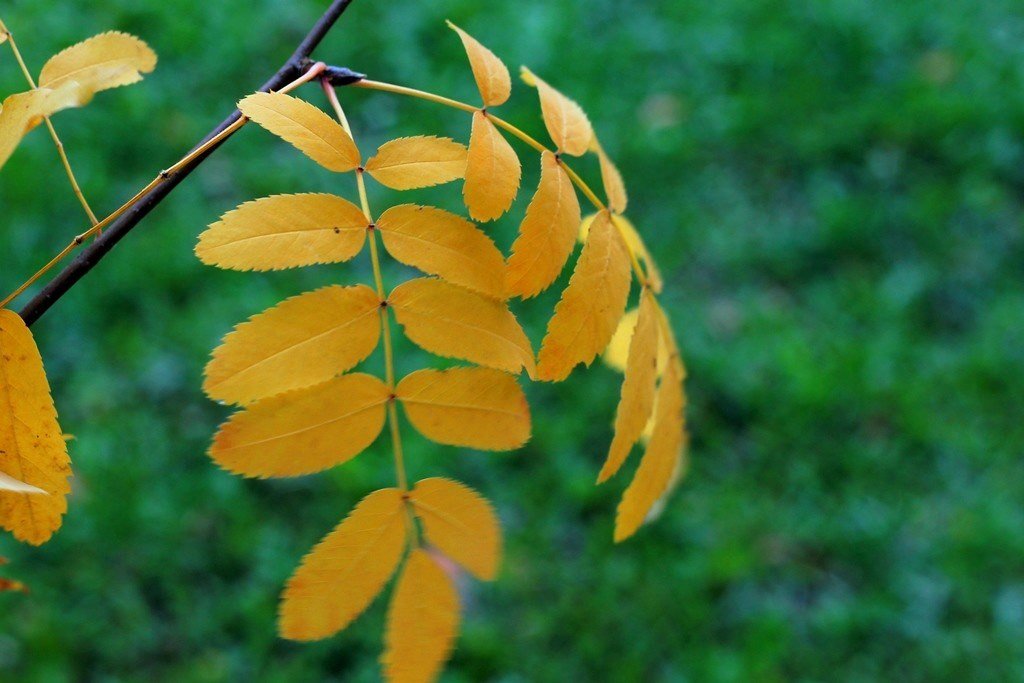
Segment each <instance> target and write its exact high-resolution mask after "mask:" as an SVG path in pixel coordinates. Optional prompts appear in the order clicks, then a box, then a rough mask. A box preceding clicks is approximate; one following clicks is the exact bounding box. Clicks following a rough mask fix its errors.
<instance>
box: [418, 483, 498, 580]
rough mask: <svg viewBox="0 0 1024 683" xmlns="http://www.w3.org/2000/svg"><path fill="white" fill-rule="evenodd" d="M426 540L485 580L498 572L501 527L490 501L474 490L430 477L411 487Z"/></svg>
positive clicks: (491, 578)
mask: <svg viewBox="0 0 1024 683" xmlns="http://www.w3.org/2000/svg"><path fill="white" fill-rule="evenodd" d="M410 499H411V501H412V505H413V510H415V512H416V516H417V517H419V518H420V520H421V521H422V522H423V531H424V533H425V534H426V537H427V541H429V542H430V543H431V544H432V545H434V546H436V547H437V548H438V550H440V551H441V552H443V553H444V554H446V555H448V556H449V557H451V558H452V559H453V560H455V561H456V562H458V563H459V564H461V565H462V566H463V567H465V568H466V569H467V570H469V571H470V572H471V573H472V574H473V575H474V576H476V577H477V578H479V579H483V580H484V581H491V580H493V579H494V577H495V575H496V574H497V573H498V563H499V561H500V559H501V526H500V525H499V523H498V517H497V515H495V514H494V508H492V507H491V504H490V503H488V502H487V500H486V499H485V498H484V497H483V496H481V495H480V494H479V493H477V492H476V491H474V490H473V489H471V488H469V487H468V486H465V485H463V484H460V483H458V482H455V481H452V480H451V479H442V478H440V477H433V478H431V479H424V480H423V481H421V482H419V483H418V484H416V487H415V488H414V489H413V490H412V495H411V498H410Z"/></svg>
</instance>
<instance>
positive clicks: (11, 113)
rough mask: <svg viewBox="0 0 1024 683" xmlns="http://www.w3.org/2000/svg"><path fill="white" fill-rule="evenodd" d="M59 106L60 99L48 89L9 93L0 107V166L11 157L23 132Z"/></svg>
mask: <svg viewBox="0 0 1024 683" xmlns="http://www.w3.org/2000/svg"><path fill="white" fill-rule="evenodd" d="M60 108H61V107H60V100H59V99H58V98H57V96H56V94H55V93H54V92H53V91H52V90H49V89H44V90H29V91H28V92H22V93H15V94H14V95H9V96H8V97H7V98H6V99H5V100H4V102H3V106H2V107H0V168H2V167H3V165H4V164H5V163H7V160H8V159H10V158H11V154H13V153H14V150H15V149H16V148H17V147H18V143H20V142H21V139H22V138H23V137H25V134H26V133H28V132H29V131H30V130H32V129H33V128H35V127H36V126H37V125H38V124H39V123H40V122H41V121H42V120H43V117H44V116H49V115H51V114H53V113H55V112H56V111H58V110H59V109H60Z"/></svg>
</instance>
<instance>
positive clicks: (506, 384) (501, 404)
mask: <svg viewBox="0 0 1024 683" xmlns="http://www.w3.org/2000/svg"><path fill="white" fill-rule="evenodd" d="M395 393H396V394H397V395H398V399H399V400H400V401H401V402H402V405H403V406H405V413H406V415H408V417H409V421H410V422H411V423H412V425H413V427H415V428H416V429H418V430H419V431H420V433H421V434H423V436H425V437H427V438H428V439H431V440H433V441H436V442H438V443H443V444H448V445H450V446H467V447H469V448H479V449H482V450H490V451H505V450H511V449H513V448H519V447H520V446H522V445H523V444H524V443H526V442H527V440H529V438H530V406H529V405H528V404H527V402H526V396H525V395H524V394H523V390H522V389H520V388H519V385H518V384H516V380H515V378H513V377H512V376H511V375H507V374H505V373H504V372H500V371H498V370H493V369H491V368H451V369H449V370H419V371H417V372H414V373H412V374H411V375H408V376H407V377H406V378H405V379H403V380H402V381H401V382H399V383H398V388H397V389H396V390H395Z"/></svg>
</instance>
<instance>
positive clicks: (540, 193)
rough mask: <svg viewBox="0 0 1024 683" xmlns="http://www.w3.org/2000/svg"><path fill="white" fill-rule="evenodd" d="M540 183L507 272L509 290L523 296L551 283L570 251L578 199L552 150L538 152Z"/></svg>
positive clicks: (578, 203)
mask: <svg viewBox="0 0 1024 683" xmlns="http://www.w3.org/2000/svg"><path fill="white" fill-rule="evenodd" d="M540 168H541V173H540V185H539V186H538V188H537V192H536V194H534V195H533V199H532V200H531V201H530V205H529V206H528V207H527V208H526V217H525V218H524V219H523V222H522V224H521V225H520V226H519V236H518V237H517V238H516V241H515V243H514V244H513V245H512V256H510V257H509V260H508V271H507V273H506V282H507V289H508V292H509V294H511V295H517V296H521V297H523V298H524V299H525V298H529V297H532V296H536V295H538V294H540V293H541V292H543V291H544V290H545V289H547V288H548V287H550V286H551V283H552V282H554V281H555V280H556V279H557V278H558V275H559V273H561V272H562V268H564V267H565V262H566V261H568V260H569V256H570V255H571V254H572V249H573V246H574V245H575V242H576V230H577V226H578V225H579V223H580V202H579V199H578V198H577V197H576V189H575V188H574V187H573V184H572V180H571V179H570V178H569V174H568V173H566V172H565V169H564V168H563V167H562V164H561V163H559V161H558V159H557V158H556V157H555V155H554V154H552V153H551V152H544V153H543V154H542V155H541V166H540Z"/></svg>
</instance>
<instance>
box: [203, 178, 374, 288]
mask: <svg viewBox="0 0 1024 683" xmlns="http://www.w3.org/2000/svg"><path fill="white" fill-rule="evenodd" d="M367 225H369V221H367V219H366V216H365V215H364V214H363V211H362V209H360V208H359V207H358V206H356V205H355V204H353V203H352V202H350V201H348V200H347V199H342V198H341V197H336V196H334V195H332V194H280V195H274V196H272V197H263V198H262V199H257V200H255V201H251V202H246V203H244V204H242V205H241V206H239V207H238V208H237V209H234V210H233V211H228V212H227V213H226V214H224V215H223V216H221V219H220V220H219V221H217V222H216V223H214V224H213V225H211V226H210V228H209V229H208V230H206V231H205V232H204V233H203V234H201V235H200V236H199V244H198V245H196V256H198V257H199V259H200V260H201V261H202V262H203V263H206V264H208V265H211V266H218V267H220V268H229V269H231V270H279V269H282V268H296V267H299V266H309V265H313V264H316V263H340V262H341V261H347V260H348V259H350V258H352V257H353V256H355V255H356V254H358V253H359V251H360V250H361V249H362V248H363V243H364V242H365V241H366V228H367Z"/></svg>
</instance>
